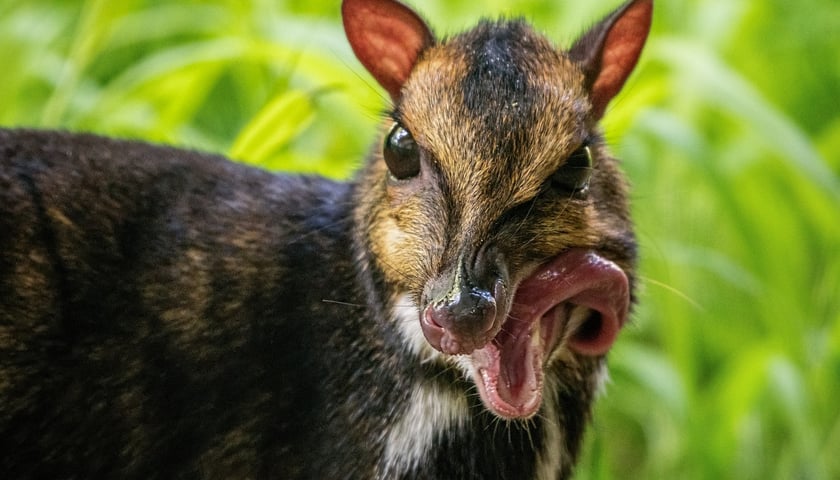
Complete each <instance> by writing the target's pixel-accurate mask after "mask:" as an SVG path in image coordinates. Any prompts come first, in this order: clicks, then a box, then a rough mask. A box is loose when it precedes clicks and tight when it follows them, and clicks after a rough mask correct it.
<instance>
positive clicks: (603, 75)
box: [569, 0, 653, 119]
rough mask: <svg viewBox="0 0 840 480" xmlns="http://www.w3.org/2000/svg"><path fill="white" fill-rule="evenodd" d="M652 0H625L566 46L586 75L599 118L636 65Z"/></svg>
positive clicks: (650, 11)
mask: <svg viewBox="0 0 840 480" xmlns="http://www.w3.org/2000/svg"><path fill="white" fill-rule="evenodd" d="M652 15H653V0H629V1H628V2H627V3H625V4H624V5H622V6H621V7H619V8H618V9H617V10H615V11H614V12H612V13H611V14H609V15H607V17H606V18H604V19H603V20H601V21H600V22H598V23H597V24H596V25H595V26H594V27H592V28H591V29H589V31H587V32H586V33H585V34H583V36H581V37H580V38H579V39H578V40H577V41H576V42H575V44H574V45H572V48H571V49H570V50H569V56H570V57H571V58H572V60H574V61H575V62H577V63H578V65H580V67H581V69H582V70H583V74H584V75H585V76H586V87H587V88H588V89H589V94H590V97H591V99H592V110H593V113H594V115H595V118H597V119H600V118H601V117H602V116H603V115H604V110H606V108H607V104H608V103H609V102H610V100H612V98H613V97H614V96H615V95H616V94H617V93H618V92H619V90H621V87H622V86H623V85H624V82H625V81H626V80H627V77H629V76H630V73H631V72H632V71H633V67H635V66H636V62H637V61H638V60H639V55H641V53H642V47H644V45H645V40H647V36H648V32H650V22H651V17H652Z"/></svg>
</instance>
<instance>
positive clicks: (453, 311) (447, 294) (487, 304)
mask: <svg viewBox="0 0 840 480" xmlns="http://www.w3.org/2000/svg"><path fill="white" fill-rule="evenodd" d="M488 261H489V262H490V263H491V264H487V262H488ZM501 263H502V262H501V260H500V256H498V255H493V256H492V258H490V257H489V256H488V255H485V254H483V251H482V252H481V253H480V254H479V255H478V256H477V259H476V260H475V261H473V262H469V263H466V264H465V263H461V264H460V266H459V267H458V268H459V270H458V273H457V274H454V275H452V274H450V275H442V276H441V277H440V278H438V279H436V280H432V281H430V282H429V283H428V284H427V286H426V290H425V291H424V298H425V299H427V301H425V302H424V304H425V308H424V309H423V312H422V314H421V326H422V328H423V334H424V335H425V336H426V339H427V340H428V341H429V343H430V344H431V345H432V347H434V348H435V349H437V350H440V351H441V352H443V353H447V354H452V355H454V354H466V353H471V352H472V351H473V350H476V349H479V348H482V347H484V345H486V344H487V343H488V342H489V341H490V340H492V339H493V337H494V336H495V335H496V333H498V330H499V328H500V327H501V323H502V318H500V317H504V316H505V314H506V311H507V308H508V298H507V297H508V295H507V288H506V284H507V279H506V276H505V274H504V272H505V269H504V268H503V267H501V266H500V264H501ZM465 265H470V267H471V268H468V267H466V266H465Z"/></svg>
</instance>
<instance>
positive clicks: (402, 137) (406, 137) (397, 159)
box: [382, 123, 420, 180]
mask: <svg viewBox="0 0 840 480" xmlns="http://www.w3.org/2000/svg"><path fill="white" fill-rule="evenodd" d="M382 155H383V156H384V157H385V164H386V165H388V170H390V172H391V175H393V176H394V178H396V179H397V180H405V179H407V178H411V177H415V176H417V174H419V173H420V147H418V146H417V143H416V142H415V141H414V137H412V136H411V134H410V133H408V130H406V129H405V128H404V127H403V126H402V125H400V124H399V123H397V124H394V127H393V128H392V129H391V131H390V132H388V136H387V137H385V145H384V147H383V149H382Z"/></svg>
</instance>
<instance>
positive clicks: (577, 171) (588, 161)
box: [551, 145, 592, 193]
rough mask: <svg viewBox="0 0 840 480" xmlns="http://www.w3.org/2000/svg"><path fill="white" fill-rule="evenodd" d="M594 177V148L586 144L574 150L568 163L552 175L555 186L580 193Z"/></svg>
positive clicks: (552, 182)
mask: <svg viewBox="0 0 840 480" xmlns="http://www.w3.org/2000/svg"><path fill="white" fill-rule="evenodd" d="M591 177H592V149H591V148H589V146H588V145H584V146H582V147H580V148H578V149H577V150H575V151H574V153H572V154H571V155H569V158H568V159H566V163H564V164H563V166H562V167H560V168H559V169H558V170H557V171H556V172H554V175H553V176H552V177H551V184H552V186H554V188H557V189H559V190H564V191H566V192H569V193H580V192H583V191H585V190H586V188H587V187H588V186H589V179H590V178H591Z"/></svg>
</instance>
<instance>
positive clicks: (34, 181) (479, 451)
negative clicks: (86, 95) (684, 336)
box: [0, 0, 652, 479]
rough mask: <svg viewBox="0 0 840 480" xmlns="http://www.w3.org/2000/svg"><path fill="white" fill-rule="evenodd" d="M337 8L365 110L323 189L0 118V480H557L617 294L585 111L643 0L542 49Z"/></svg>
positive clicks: (629, 275) (512, 34)
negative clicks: (383, 102) (381, 106)
mask: <svg viewBox="0 0 840 480" xmlns="http://www.w3.org/2000/svg"><path fill="white" fill-rule="evenodd" d="M341 8H342V15H343V22H344V27H345V31H346V34H347V38H348V40H349V42H350V45H351V46H352V49H353V51H354V52H355V54H356V56H357V57H358V59H359V60H360V62H361V63H362V65H364V67H365V68H366V69H367V70H368V71H369V72H370V73H371V74H372V76H373V78H375V79H376V80H377V82H378V83H379V84H380V85H381V86H382V88H384V90H385V91H386V92H387V94H388V95H389V97H390V100H391V104H390V106H389V107H388V110H387V112H386V114H385V115H384V120H383V121H382V123H381V128H380V134H379V137H378V138H377V140H376V141H375V143H374V147H373V148H372V149H371V152H370V154H369V157H368V158H367V162H366V163H365V164H364V166H363V167H362V168H361V169H360V171H359V172H358V173H357V174H356V175H355V176H354V177H353V178H352V179H351V180H349V181H346V182H336V181H331V180H327V179H323V178H317V177H313V176H291V175H282V174H273V173H268V172H265V171H261V170H258V169H254V168H249V167H246V166H244V165H241V164H235V163H233V162H230V161H228V160H226V159H224V158H221V157H219V156H214V155H208V154H203V153H197V152H192V151H186V150H180V149H174V148H168V147H163V146H153V145H149V144H145V143H140V142H134V141H124V140H115V139H108V138H103V137H98V136H94V135H90V134H71V133H65V132H56V131H35V130H0V477H2V478H8V479H13V478H14V479H25V478H79V479H82V478H84V479H92V478H124V479H131V478H137V479H152V478H167V479H168V478H225V479H230V478H283V479H325V478H330V479H333V478H353V479H364V478H381V479H386V478H387V479H391V478H416V479H461V478H463V479H467V478H469V479H477V478H486V479H501V478H516V479H527V478H533V479H549V478H552V479H556V478H567V477H569V476H570V475H571V473H572V471H573V467H574V463H575V460H576V458H577V457H578V454H579V451H580V445H581V439H582V436H583V433H584V430H585V426H586V424H587V422H588V421H589V419H590V414H591V408H592V403H593V400H594V398H595V397H596V395H597V393H598V391H599V388H600V385H601V383H602V382H603V379H604V375H605V368H606V367H605V358H606V354H607V353H608V351H609V350H610V348H611V346H612V345H613V342H614V341H615V340H616V336H617V335H618V333H619V331H620V329H621V328H622V326H623V325H624V324H625V322H626V321H627V318H628V314H629V313H628V312H629V310H630V306H631V304H632V303H633V301H632V300H633V297H634V293H633V292H634V285H635V275H634V268H635V263H636V243H635V239H634V234H633V226H632V223H631V219H630V217H629V213H628V204H627V203H628V201H627V185H626V181H625V179H624V177H623V175H622V173H621V172H620V170H619V166H618V161H617V160H616V159H614V158H613V157H611V156H610V154H609V152H608V151H607V148H606V146H605V142H604V139H603V136H602V134H601V132H600V130H599V127H598V122H599V120H600V119H601V118H602V116H603V115H604V113H605V111H606V109H607V106H608V104H609V103H610V101H611V100H612V99H613V98H614V97H615V95H616V94H617V93H618V92H619V90H620V89H621V88H622V86H623V84H624V83H625V81H626V79H627V78H628V76H629V75H630V73H631V71H632V70H633V68H634V66H635V65H636V63H637V60H638V58H639V55H640V53H641V50H642V47H643V45H644V43H645V40H646V37H647V35H648V31H649V28H650V22H651V15H652V0H630V1H629V2H627V3H625V4H624V5H623V6H621V7H619V8H618V9H617V10H615V11H614V12H612V13H610V14H609V15H607V16H606V17H605V18H604V19H603V20H601V21H600V22H598V23H597V24H595V25H594V26H593V27H592V28H591V29H589V30H588V31H587V32H586V33H584V34H583V35H582V36H581V37H580V38H579V39H578V40H577V41H576V42H574V43H573V44H572V46H571V47H570V48H569V49H559V48H556V47H555V46H554V45H553V44H552V43H551V42H550V41H549V40H548V39H547V38H546V37H544V36H542V35H540V34H538V33H536V32H535V31H534V30H533V29H532V28H531V27H530V26H529V25H528V24H527V23H525V22H524V21H522V20H497V21H482V22H481V23H479V24H478V26H476V27H475V28H473V29H471V30H469V31H466V32H465V33H461V34H458V35H454V36H451V37H448V38H439V37H437V36H435V35H434V34H433V33H432V31H431V29H430V28H429V27H428V26H427V25H426V23H425V22H424V21H423V20H422V19H421V17H420V16H419V15H418V14H417V13H415V12H414V11H413V10H412V9H410V8H409V7H408V6H406V5H404V4H402V3H399V2H397V1H395V0H344V2H343V4H342V7H341Z"/></svg>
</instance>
